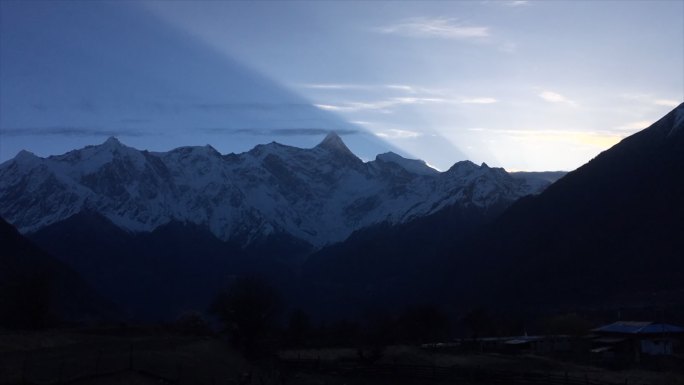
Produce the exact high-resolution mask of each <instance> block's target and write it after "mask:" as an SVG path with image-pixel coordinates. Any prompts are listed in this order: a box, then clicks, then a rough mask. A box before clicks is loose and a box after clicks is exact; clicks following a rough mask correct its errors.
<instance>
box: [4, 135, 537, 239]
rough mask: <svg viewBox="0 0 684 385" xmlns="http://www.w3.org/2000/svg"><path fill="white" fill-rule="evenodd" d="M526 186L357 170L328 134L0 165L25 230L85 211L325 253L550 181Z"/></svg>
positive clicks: (101, 151) (405, 166)
mask: <svg viewBox="0 0 684 385" xmlns="http://www.w3.org/2000/svg"><path fill="white" fill-rule="evenodd" d="M528 179H529V180H530V181H528ZM531 180H532V179H530V178H527V179H525V178H513V177H511V175H509V174H508V173H506V172H505V171H504V170H503V169H497V168H489V167H487V166H486V165H485V164H483V165H481V166H477V165H475V164H473V163H471V162H468V161H463V162H459V163H456V164H455V165H454V166H453V167H451V168H450V169H449V170H448V171H446V172H441V173H440V172H438V171H437V170H435V169H432V168H430V167H429V166H427V165H426V164H425V162H423V161H419V160H412V159H406V158H403V157H401V156H399V155H397V154H394V153H391V152H390V153H386V154H382V155H378V156H377V158H376V159H375V160H374V161H370V162H363V161H362V160H361V159H359V158H357V157H356V156H355V155H354V154H353V153H352V152H351V151H350V150H349V149H348V148H347V147H346V145H345V144H344V143H343V142H342V140H341V139H340V137H339V136H337V135H336V134H335V133H331V134H329V135H328V136H326V138H325V139H324V140H323V141H322V142H321V143H320V144H319V145H318V146H316V147H315V148H312V149H300V148H296V147H290V146H284V145H281V144H278V143H275V142H273V143H271V144H267V145H259V146H256V147H255V148H253V149H252V150H251V151H249V152H246V153H242V154H228V155H221V154H219V153H218V152H217V151H216V150H214V149H213V148H212V147H210V146H205V147H183V148H178V149H175V150H172V151H169V152H164V153H154V152H148V151H139V150H136V149H134V148H131V147H127V146H125V145H123V144H122V143H121V142H119V141H118V140H117V139H116V138H113V137H112V138H109V139H108V140H107V141H105V142H104V143H103V144H101V145H98V146H89V147H86V148H83V149H80V150H75V151H71V152H68V153H66V154H64V155H59V156H50V157H48V158H39V157H37V156H35V155H33V154H31V153H29V152H26V151H22V152H21V153H19V154H18V155H17V156H16V157H15V158H14V159H12V160H9V161H7V162H5V163H3V164H2V165H0V215H2V216H3V217H4V218H6V219H7V220H8V221H10V222H11V223H12V224H14V225H15V226H17V227H18V228H19V230H20V231H22V232H23V233H33V232H36V231H38V230H40V229H42V228H44V227H46V226H49V225H52V224H55V223H58V222H60V221H63V220H66V219H67V218H69V217H71V216H73V215H75V214H78V213H81V212H86V211H89V212H95V213H99V214H100V215H102V216H104V217H105V218H107V219H108V220H110V221H111V222H112V223H114V224H115V225H116V226H117V227H119V228H121V229H123V230H126V231H129V232H137V233H141V232H151V231H153V230H154V229H156V228H158V227H160V226H162V225H165V224H168V223H171V222H188V223H193V224H196V225H200V226H203V227H206V228H207V229H209V230H210V231H211V233H212V234H214V235H215V236H216V237H217V238H219V239H221V240H223V241H236V242H238V243H240V244H242V245H243V246H246V245H249V244H251V243H254V242H258V241H263V240H265V239H267V238H269V237H272V236H276V235H287V236H290V237H292V238H295V239H298V240H301V241H303V242H306V243H308V244H310V245H312V246H313V247H320V246H323V245H326V244H330V243H334V242H339V241H343V240H344V239H346V238H347V237H348V236H349V235H350V234H351V233H352V232H354V231H356V230H359V229H361V228H364V227H367V226H370V225H374V224H378V223H384V222H388V223H392V224H397V223H404V222H407V221H410V220H411V219H414V218H418V217H422V216H425V215H429V214H431V213H434V212H437V211H439V210H440V209H443V208H445V207H448V206H451V205H455V204H459V205H463V206H474V207H477V208H480V209H482V210H483V211H487V210H494V209H495V208H496V207H503V206H507V205H508V204H510V203H511V202H513V201H515V200H516V199H518V198H520V197H522V196H525V195H528V194H533V193H538V192H540V191H541V190H543V188H545V187H546V186H547V185H548V184H549V182H546V181H543V180H542V179H541V178H538V179H536V180H534V182H532V181H531ZM540 181H541V183H540Z"/></svg>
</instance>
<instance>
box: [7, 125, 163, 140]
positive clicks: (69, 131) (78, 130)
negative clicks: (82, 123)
mask: <svg viewBox="0 0 684 385" xmlns="http://www.w3.org/2000/svg"><path fill="white" fill-rule="evenodd" d="M0 133H2V135H7V136H43V135H46V136H47V135H54V136H129V137H130V136H135V137H138V136H146V135H149V133H146V132H142V131H139V130H126V129H105V128H97V127H78V126H44V127H17V128H1V129H0Z"/></svg>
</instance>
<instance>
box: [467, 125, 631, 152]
mask: <svg viewBox="0 0 684 385" xmlns="http://www.w3.org/2000/svg"><path fill="white" fill-rule="evenodd" d="M468 130H469V131H482V132H487V133H492V134H499V135H506V136H509V137H513V138H517V139H518V140H521V141H525V142H560V143H572V144H578V145H584V146H591V147H595V148H598V149H606V148H608V147H611V146H613V145H615V144H617V143H618V142H619V141H620V140H622V139H623V138H624V137H625V136H627V135H628V133H624V134H617V133H615V132H610V131H581V130H577V131H573V130H532V129H520V130H511V129H488V128H470V129H468Z"/></svg>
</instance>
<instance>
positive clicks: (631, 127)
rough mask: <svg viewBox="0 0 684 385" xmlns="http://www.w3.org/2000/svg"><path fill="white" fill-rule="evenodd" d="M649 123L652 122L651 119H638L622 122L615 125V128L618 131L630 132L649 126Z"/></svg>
mask: <svg viewBox="0 0 684 385" xmlns="http://www.w3.org/2000/svg"><path fill="white" fill-rule="evenodd" d="M651 124H653V122H651V121H648V120H639V121H636V122H631V123H627V124H624V125H622V126H619V127H616V129H617V130H619V131H632V132H634V131H639V130H643V129H644V128H646V127H648V126H650V125H651Z"/></svg>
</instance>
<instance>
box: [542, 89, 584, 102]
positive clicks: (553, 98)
mask: <svg viewBox="0 0 684 385" xmlns="http://www.w3.org/2000/svg"><path fill="white" fill-rule="evenodd" d="M539 97H540V98H542V99H544V100H546V101H547V102H550V103H565V104H570V105H576V103H575V102H574V101H572V100H570V99H568V98H566V97H565V96H563V95H561V94H559V93H556V92H553V91H543V92H542V93H540V94H539Z"/></svg>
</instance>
